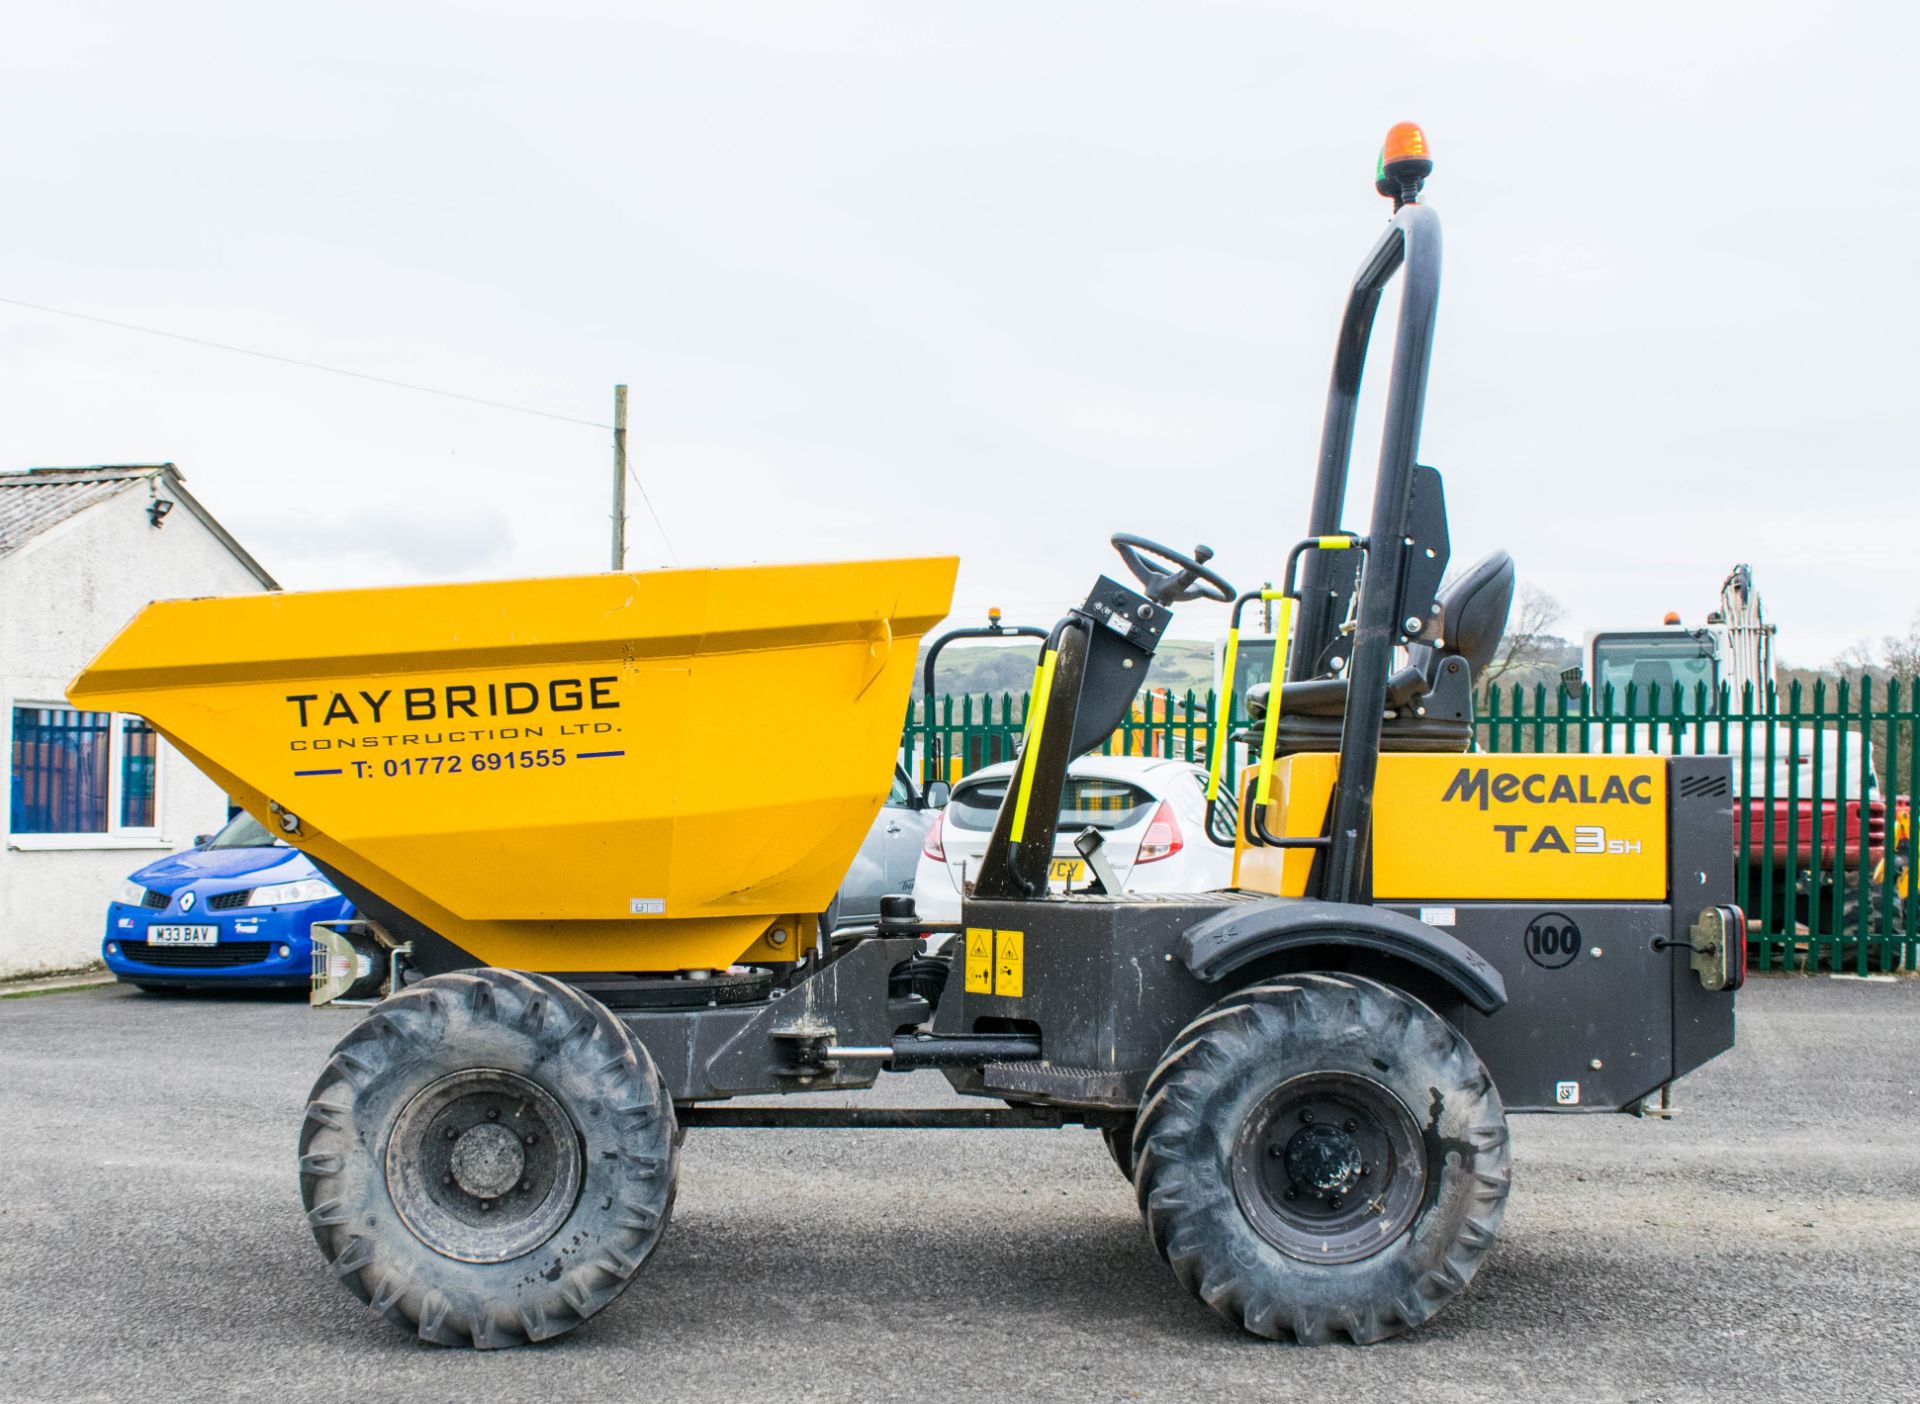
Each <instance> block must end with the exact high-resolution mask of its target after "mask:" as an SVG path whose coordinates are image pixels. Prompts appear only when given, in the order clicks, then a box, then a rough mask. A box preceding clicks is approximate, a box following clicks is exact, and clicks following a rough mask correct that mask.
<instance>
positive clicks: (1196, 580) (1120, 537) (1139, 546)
mask: <svg viewBox="0 0 1920 1404" xmlns="http://www.w3.org/2000/svg"><path fill="white" fill-rule="evenodd" d="M1112 540H1113V549H1114V550H1116V551H1118V552H1119V553H1120V559H1121V560H1123V561H1125V562H1126V563H1127V569H1128V570H1130V571H1132V572H1133V578H1134V579H1136V580H1138V581H1139V582H1140V584H1141V586H1142V587H1143V588H1144V589H1145V590H1146V592H1147V598H1148V599H1150V600H1152V601H1153V602H1154V603H1155V604H1157V605H1170V604H1181V603H1184V602H1185V601H1187V600H1214V601H1216V602H1218V603H1220V604H1232V603H1233V601H1234V598H1235V596H1236V595H1237V594H1238V593H1239V592H1238V591H1236V590H1235V589H1234V588H1233V586H1232V585H1230V584H1228V583H1227V580H1226V577H1225V576H1223V575H1221V574H1220V573H1219V572H1218V571H1213V570H1208V569H1207V568H1206V566H1205V565H1204V564H1202V562H1204V561H1210V560H1212V559H1213V548H1212V547H1211V546H1196V547H1194V548H1193V554H1192V555H1191V556H1183V555H1181V554H1180V552H1178V551H1176V550H1174V549H1173V548H1172V547H1170V546H1162V545H1161V544H1160V543H1159V542H1158V541H1149V540H1147V538H1146V537H1144V536H1135V535H1134V534H1133V533H1132V532H1130V531H1117V532H1115V533H1114V534H1113V537H1112ZM1149 559H1151V560H1154V561H1159V562H1161V563H1163V564H1165V565H1170V566H1173V567H1175V569H1173V570H1156V569H1155V568H1154V567H1153V566H1152V565H1150V564H1149V563H1148V561H1149Z"/></svg>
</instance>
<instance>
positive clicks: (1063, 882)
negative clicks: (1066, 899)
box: [1047, 858, 1087, 888]
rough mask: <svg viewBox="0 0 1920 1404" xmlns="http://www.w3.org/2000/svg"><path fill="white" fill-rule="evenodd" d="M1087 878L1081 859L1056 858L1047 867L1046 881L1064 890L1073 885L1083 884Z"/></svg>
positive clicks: (1084, 865)
mask: <svg viewBox="0 0 1920 1404" xmlns="http://www.w3.org/2000/svg"><path fill="white" fill-rule="evenodd" d="M1086 876H1087V864H1086V860H1085V859H1083V858H1056V859H1054V860H1053V862H1052V863H1050V864H1049V865H1048V866H1047V881H1048V883H1049V884H1056V883H1057V884H1058V885H1059V886H1061V887H1063V888H1065V887H1070V886H1072V885H1073V884H1074V883H1077V882H1084V881H1085V880H1086Z"/></svg>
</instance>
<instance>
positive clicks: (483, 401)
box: [0, 297, 659, 524]
mask: <svg viewBox="0 0 1920 1404" xmlns="http://www.w3.org/2000/svg"><path fill="white" fill-rule="evenodd" d="M0 302H4V303H6V304H8V305H9V306H12V307H25V308H27V309H28V310H29V311H32V312H45V313H48V314H49V315H51V316H55V317H71V318H73V319H74V320H75V321H79V322H93V323H95V324H96V325H99V326H103V327H117V328H119V329H120V330H121V331H130V332H139V333H141V334H142V335H143V336H160V337H165V338H166V339H167V340H168V341H184V342H186V343H187V344H188V345H189V346H204V347H206V348H208V349H209V350H212V351H231V352H232V353H233V354H234V355H236V356H254V357H257V358H258V359H260V360H262V361H278V362H279V363H280V364H281V365H283V366H298V367H300V368H301V369H302V370H316V371H325V372H326V373H327V374H328V375H344V376H346V377H347V378H348V379H350V380H368V381H372V382H373V383H374V384H375V385H387V386H391V387H392V388H393V389H395V390H414V391H418V392H419V393H420V394H422V395H438V396H440V397H441V398H442V399H447V400H465V401H466V402H467V403H468V404H470V405H486V406H488V407H489V408H492V409H503V410H512V411H513V412H514V413H515V414H533V415H538V416H539V417H540V418H542V419H557V420H559V421H560V422H561V423H563V424H583V425H585V426H586V427H587V428H589V429H611V428H613V426H612V425H611V424H606V423H603V422H601V421H600V420H598V419H581V418H579V417H578V416H576V415H571V414H555V413H554V412H553V411H552V410H543V409H535V408H533V407H532V406H531V405H512V404H508V403H507V402H506V401H505V400H490V399H488V398H487V397H486V396H484V395H466V394H462V393H461V392H460V391H458V390H442V389H440V388H439V387H437V386H433V385H416V384H414V383H413V382H412V381H408V380H394V379H393V378H391V377H390V376H384V375H370V374H368V373H367V372H366V371H357V370H347V369H346V368H345V367H343V366H323V365H321V364H320V363H319V362H318V361H303V360H301V359H300V358H299V357H298V356H282V355H279V354H277V353H276V352H272V351H258V350H255V349H254V348H253V347H251V346H234V345H230V344H229V343H227V342H224V341H209V340H207V338H205V337H203V336H187V335H185V334H184V333H181V332H170V331H162V330H161V329H160V328H159V327H143V326H138V325H136V324H135V323H133V322H116V321H115V320H114V319H113V318H111V317H95V316H93V315H91V314H90V313H86V312H74V311H72V310H70V309H68V308H65V307H48V306H46V305H45V304H43V303H38V302H27V301H25V300H24V299H22V298H17V297H0ZM643 495H644V494H643ZM649 510H651V507H649ZM654 521H655V523H656V524H658V522H659V518H658V517H656V518H654Z"/></svg>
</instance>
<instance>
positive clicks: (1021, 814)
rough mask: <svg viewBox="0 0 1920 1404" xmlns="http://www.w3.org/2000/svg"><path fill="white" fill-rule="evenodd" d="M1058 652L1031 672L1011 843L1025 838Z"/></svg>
mask: <svg viewBox="0 0 1920 1404" xmlns="http://www.w3.org/2000/svg"><path fill="white" fill-rule="evenodd" d="M1058 655H1059V650H1057V649H1051V648H1050V649H1048V650H1047V651H1046V655H1045V656H1044V657H1043V658H1041V660H1040V666H1039V667H1038V668H1036V669H1035V670H1034V683H1033V702H1032V704H1031V705H1032V708H1033V711H1032V713H1031V714H1030V715H1029V716H1028V717H1027V744H1026V746H1025V747H1024V748H1023V749H1022V750H1021V752H1020V793H1019V794H1018V795H1017V796H1015V798H1014V801H1013V831H1012V834H1011V838H1012V839H1013V841H1014V842H1015V843H1019V842H1021V841H1022V840H1023V839H1025V838H1026V836H1027V801H1028V800H1030V799H1032V798H1033V766H1034V757H1035V756H1037V755H1038V754H1039V753H1040V736H1041V733H1043V732H1044V731H1045V730H1046V728H1047V699H1048V698H1049V697H1051V696H1052V695H1053V660H1054V659H1055V658H1056V657H1057V656H1058Z"/></svg>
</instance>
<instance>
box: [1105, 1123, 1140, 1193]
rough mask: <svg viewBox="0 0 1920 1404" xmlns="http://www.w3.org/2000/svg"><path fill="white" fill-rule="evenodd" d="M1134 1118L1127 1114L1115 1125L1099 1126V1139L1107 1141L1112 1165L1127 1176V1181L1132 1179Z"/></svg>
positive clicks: (1129, 1181)
mask: <svg viewBox="0 0 1920 1404" xmlns="http://www.w3.org/2000/svg"><path fill="white" fill-rule="evenodd" d="M1134 1120H1135V1119H1134V1118H1133V1117H1131V1116H1129V1117H1128V1118H1127V1119H1126V1120H1125V1121H1122V1122H1119V1123H1117V1124H1116V1125H1113V1126H1102V1127H1101V1128H1100V1139H1101V1140H1103V1141H1105V1142H1106V1143H1107V1154H1108V1155H1110V1156H1112V1157H1113V1163H1114V1166H1115V1167H1116V1168H1117V1169H1118V1170H1119V1171H1120V1173H1121V1174H1122V1175H1124V1176H1125V1177H1126V1178H1127V1181H1128V1183H1132V1181H1133V1128H1134Z"/></svg>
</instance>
